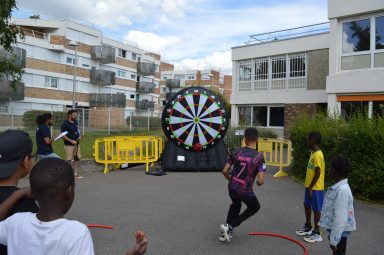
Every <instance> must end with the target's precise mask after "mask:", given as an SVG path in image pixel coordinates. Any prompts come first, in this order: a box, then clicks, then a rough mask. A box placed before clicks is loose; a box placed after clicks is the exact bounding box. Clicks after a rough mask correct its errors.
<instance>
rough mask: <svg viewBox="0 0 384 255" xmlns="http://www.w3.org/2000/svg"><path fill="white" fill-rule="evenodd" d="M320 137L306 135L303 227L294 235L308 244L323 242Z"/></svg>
mask: <svg viewBox="0 0 384 255" xmlns="http://www.w3.org/2000/svg"><path fill="white" fill-rule="evenodd" d="M320 143H321V135H320V133H318V132H311V133H309V134H308V139H307V146H308V148H309V149H310V150H311V156H310V158H309V161H308V166H307V173H306V176H305V194H304V208H305V225H304V227H303V228H300V229H298V230H296V234H297V235H300V236H305V237H304V240H305V241H307V242H310V243H314V242H321V241H323V239H322V237H321V234H320V230H319V225H318V224H319V221H320V212H321V208H322V206H323V201H324V175H325V163H324V155H323V152H322V151H321V150H320ZM311 210H312V211H313V214H314V227H313V229H312V225H311Z"/></svg>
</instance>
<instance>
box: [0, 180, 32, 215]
mask: <svg viewBox="0 0 384 255" xmlns="http://www.w3.org/2000/svg"><path fill="white" fill-rule="evenodd" d="M29 196H31V190H30V189H29V188H28V187H25V188H21V189H18V190H16V191H15V192H13V193H12V194H11V195H10V196H9V197H8V198H7V199H6V200H5V201H4V202H2V203H1V204H0V221H3V220H5V219H6V218H7V217H8V215H9V213H10V212H11V211H12V209H13V207H15V205H16V204H17V202H19V200H20V199H22V198H24V197H29Z"/></svg>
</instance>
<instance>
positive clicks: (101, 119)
mask: <svg viewBox="0 0 384 255" xmlns="http://www.w3.org/2000/svg"><path fill="white" fill-rule="evenodd" d="M109 117H110V118H111V121H110V125H111V127H126V126H127V124H126V122H125V119H124V108H116V107H112V108H111V110H110V111H109V108H105V107H97V108H90V109H89V116H88V126H89V127H92V128H102V129H105V128H108V125H109Z"/></svg>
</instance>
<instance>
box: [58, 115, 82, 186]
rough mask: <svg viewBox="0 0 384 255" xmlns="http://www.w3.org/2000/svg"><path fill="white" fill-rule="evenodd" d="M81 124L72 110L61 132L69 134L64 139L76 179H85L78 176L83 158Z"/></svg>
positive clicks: (66, 152) (66, 155) (68, 159)
mask: <svg viewBox="0 0 384 255" xmlns="http://www.w3.org/2000/svg"><path fill="white" fill-rule="evenodd" d="M78 126H79V124H78V123H77V112H76V110H74V109H72V110H69V111H68V118H67V120H65V121H64V122H63V124H62V125H61V132H68V133H67V135H65V136H64V137H63V139H64V151H65V158H66V160H67V161H68V162H69V163H70V164H71V165H72V167H73V170H74V172H75V177H76V178H83V177H82V176H80V175H79V174H78V170H77V169H78V163H79V160H80V158H81V153H80V146H79V142H80V139H81V136H80V130H79V127H78Z"/></svg>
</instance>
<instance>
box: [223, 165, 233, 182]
mask: <svg viewBox="0 0 384 255" xmlns="http://www.w3.org/2000/svg"><path fill="white" fill-rule="evenodd" d="M231 166H232V165H231V164H229V163H227V164H225V166H224V168H223V171H221V173H222V174H223V175H224V177H225V179H227V180H228V181H229V180H230V179H231V176H230V175H229V169H231Z"/></svg>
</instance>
